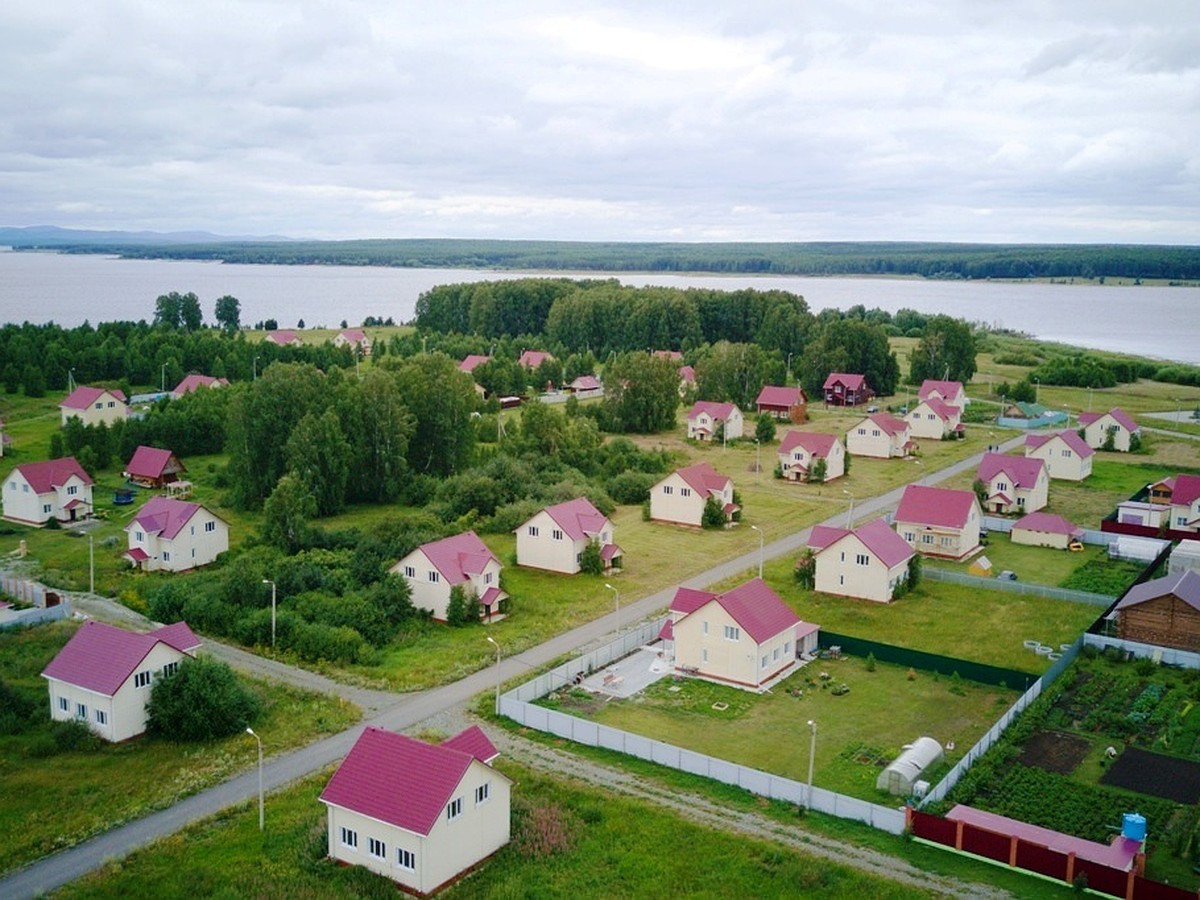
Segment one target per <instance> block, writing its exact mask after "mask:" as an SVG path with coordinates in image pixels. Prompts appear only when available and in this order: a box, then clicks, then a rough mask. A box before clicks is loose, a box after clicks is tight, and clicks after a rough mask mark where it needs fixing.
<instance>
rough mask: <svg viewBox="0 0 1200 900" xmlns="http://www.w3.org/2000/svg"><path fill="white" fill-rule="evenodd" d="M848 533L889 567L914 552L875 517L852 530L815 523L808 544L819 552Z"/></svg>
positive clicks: (885, 523)
mask: <svg viewBox="0 0 1200 900" xmlns="http://www.w3.org/2000/svg"><path fill="white" fill-rule="evenodd" d="M850 534H853V535H854V536H855V537H857V538H858V539H859V540H860V541H862V544H863V546H864V547H866V548H867V549H868V550H869V551H870V552H872V553H874V554H875V555H876V556H877V557H879V560H880V561H881V562H882V563H883V564H884V565H885V566H886V567H887V568H889V569H890V568H892V566H895V565H898V564H899V563H902V562H904V561H905V560H906V559H909V558H910V557H911V556H912V555H913V553H914V551H913V548H912V547H910V546H909V545H908V541H906V540H904V538H902V537H900V535H898V534H896V532H894V531H892V529H891V528H889V527H888V523H887V522H886V521H884V520H883V519H875V520H874V521H871V522H868V523H867V524H865V525H860V526H859V527H858V528H856V529H855V530H854V531H849V530H847V529H845V528H831V527H830V526H828V525H817V526H815V527H814V528H813V530H812V534H811V535H810V537H809V539H808V546H809V547H811V548H812V549H813V551H814V552H816V553H818V554H819V553H821V552H822V551H824V550H826V549H828V548H829V547H832V546H833V545H834V544H836V543H837V542H838V541H840V540H841V539H842V538H844V537H846V536H847V535H850Z"/></svg>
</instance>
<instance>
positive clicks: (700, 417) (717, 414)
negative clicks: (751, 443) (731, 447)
mask: <svg viewBox="0 0 1200 900" xmlns="http://www.w3.org/2000/svg"><path fill="white" fill-rule="evenodd" d="M743 425H744V419H743V418H742V411H741V410H740V409H738V408H737V405H736V404H734V403H718V402H716V401H714V400H697V401H696V402H695V403H693V404H692V408H691V409H689V410H688V414H687V436H688V437H689V438H690V439H691V440H694V441H711V440H714V439H716V440H721V439H724V440H733V439H735V438H740V437H741V436H742V429H743ZM718 429H720V430H721V433H720V435H719V436H718Z"/></svg>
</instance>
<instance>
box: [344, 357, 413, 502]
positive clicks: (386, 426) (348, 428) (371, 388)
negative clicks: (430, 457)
mask: <svg viewBox="0 0 1200 900" xmlns="http://www.w3.org/2000/svg"><path fill="white" fill-rule="evenodd" d="M337 412H338V416H339V418H340V419H341V423H342V433H343V434H345V436H346V439H347V440H348V441H349V442H350V480H349V484H348V487H347V495H348V498H349V499H351V500H355V501H368V502H372V503H387V502H390V501H392V500H395V499H396V498H397V497H399V496H400V491H401V489H402V488H403V486H404V476H405V474H406V473H407V471H408V459H407V456H408V442H409V440H410V439H411V438H412V434H413V429H414V427H415V425H416V423H415V421H414V420H413V417H412V416H411V415H410V414H409V411H408V407H406V406H405V405H404V400H403V399H402V398H401V396H400V388H399V386H398V385H397V384H396V380H395V378H393V377H392V376H391V375H390V374H389V373H387V372H384V371H381V370H379V369H371V370H370V371H368V372H367V373H366V375H364V376H363V378H362V380H361V381H355V380H353V379H347V380H346V381H345V382H344V384H343V385H342V386H341V388H340V389H339V391H338V403H337Z"/></svg>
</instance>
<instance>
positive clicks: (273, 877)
mask: <svg viewBox="0 0 1200 900" xmlns="http://www.w3.org/2000/svg"><path fill="white" fill-rule="evenodd" d="M499 768H501V769H502V770H504V771H505V772H506V773H507V774H508V775H509V776H510V777H511V778H514V779H515V780H516V787H515V788H514V803H513V806H514V829H513V834H514V841H513V842H512V843H510V844H509V845H508V846H506V847H505V848H504V849H502V850H501V851H500V852H499V853H498V854H497V855H496V856H495V857H493V858H492V859H491V860H490V861H489V862H488V863H487V864H486V865H485V866H483V867H482V868H481V869H480V870H478V871H477V872H475V873H473V874H472V875H470V876H469V877H468V878H466V879H464V880H463V881H461V882H459V883H457V884H455V885H452V886H451V887H450V888H448V889H447V890H446V891H445V892H444V893H443V894H442V895H441V896H444V897H448V898H454V897H558V896H578V897H646V896H653V895H656V894H658V893H660V892H661V891H663V890H664V885H669V893H670V895H671V896H679V897H714V898H715V897H724V896H729V893H728V892H729V890H730V885H736V886H737V893H738V894H739V895H740V896H747V897H769V896H783V895H789V896H797V895H804V894H809V893H820V894H821V896H826V897H863V896H870V897H881V898H900V897H905V898H908V897H923V896H931V895H927V894H926V893H925V892H922V891H920V890H916V889H912V888H906V887H902V886H900V885H898V884H896V883H894V882H889V881H885V880H883V879H880V878H876V877H873V876H870V875H866V874H863V873H861V872H858V871H856V870H854V869H851V868H850V867H848V866H841V865H838V864H836V863H830V862H828V861H825V860H817V859H815V858H813V857H810V856H807V855H805V854H803V853H799V852H796V851H794V850H792V849H789V848H785V847H783V846H782V845H779V844H773V843H771V842H768V841H758V840H753V839H748V838H745V837H742V836H734V835H730V834H724V833H721V832H718V831H714V830H712V829H709V828H704V827H701V826H699V825H695V824H692V823H690V822H688V821H685V820H683V819H680V818H679V817H677V816H675V815H672V814H671V813H669V812H666V811H664V810H662V809H661V808H659V807H656V806H652V805H650V804H647V803H643V802H639V801H635V800H628V799H623V798H619V797H614V796H611V795H605V794H597V793H595V792H592V791H587V790H585V789H583V788H581V787H579V786H577V785H575V784H568V783H567V782H563V781H559V780H555V779H552V778H548V777H546V776H543V775H540V774H537V773H535V772H533V771H531V770H529V769H524V768H520V767H517V766H513V765H509V764H505V763H504V762H503V761H501V763H500V765H499ZM329 774H330V773H329V772H324V773H322V774H320V775H317V776H314V777H312V778H308V779H305V780H304V781H302V782H300V783H298V784H297V785H295V786H293V787H291V788H288V789H286V790H284V791H281V792H278V793H274V794H272V795H271V796H270V797H269V798H268V799H267V829H266V831H265V832H259V830H258V822H257V816H256V814H255V810H254V808H253V807H252V806H249V805H243V806H241V807H238V808H235V809H232V810H230V811H228V812H226V813H224V814H222V815H220V816H217V817H215V818H213V819H209V820H207V821H205V822H202V823H200V824H198V825H194V826H191V827H190V828H188V829H186V830H185V831H183V832H182V833H180V834H178V835H175V836H173V837H171V838H167V839H165V840H162V841H159V842H157V843H156V844H153V845H151V846H150V847H147V848H145V849H143V850H139V851H137V852H135V853H134V854H133V855H131V856H130V857H129V858H128V859H126V860H124V861H122V862H119V863H110V864H109V865H107V866H106V867H105V868H104V869H102V870H100V871H99V872H97V873H95V874H93V875H89V876H87V877H85V878H83V879H81V880H80V881H78V882H76V883H75V884H73V885H70V886H69V887H67V888H64V889H63V890H61V891H58V892H56V893H55V894H54V895H53V896H55V897H64V898H101V897H113V898H116V897H120V898H125V897H148V896H159V897H174V896H230V897H233V896H237V897H288V898H294V897H381V898H389V897H396V896H398V894H397V890H396V888H395V886H394V884H393V883H392V882H390V881H388V880H386V879H384V878H381V877H379V876H376V875H372V874H370V873H368V872H366V871H364V870H363V869H360V868H358V867H339V866H336V865H334V864H333V863H332V862H330V861H329V860H326V859H325V858H324V856H325V849H326V845H325V812H324V807H322V806H321V804H320V803H319V802H318V801H317V796H318V795H319V794H320V792H321V790H322V789H323V788H324V786H325V783H326V781H327V780H328V778H329ZM543 808H550V809H557V810H560V811H561V813H562V820H563V821H564V822H565V823H566V828H565V833H566V834H567V835H568V841H567V846H566V848H565V849H563V850H562V851H561V852H557V853H554V854H552V855H548V856H544V857H539V856H535V855H532V854H531V853H530V851H528V850H526V849H524V848H525V846H527V845H526V844H525V843H523V842H522V841H521V840H520V838H521V835H522V834H523V833H525V828H526V826H525V822H526V821H528V818H529V814H530V811H532V810H535V809H543ZM701 859H703V860H705V861H707V864H706V865H697V864H696V862H697V860H701Z"/></svg>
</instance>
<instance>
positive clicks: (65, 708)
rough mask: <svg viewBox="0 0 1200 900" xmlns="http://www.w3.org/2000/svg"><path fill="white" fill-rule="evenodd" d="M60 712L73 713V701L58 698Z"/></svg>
mask: <svg viewBox="0 0 1200 900" xmlns="http://www.w3.org/2000/svg"><path fill="white" fill-rule="evenodd" d="M58 711H59V712H65V713H69V712H70V711H71V701H70V700H68V699H67V698H66V697H59V698H58Z"/></svg>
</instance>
